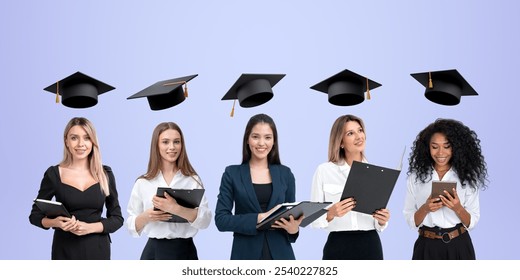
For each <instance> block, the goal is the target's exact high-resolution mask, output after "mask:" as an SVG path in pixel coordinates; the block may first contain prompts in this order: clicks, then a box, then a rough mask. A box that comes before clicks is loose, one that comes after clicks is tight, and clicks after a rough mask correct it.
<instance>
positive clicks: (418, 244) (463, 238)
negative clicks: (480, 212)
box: [412, 225, 476, 260]
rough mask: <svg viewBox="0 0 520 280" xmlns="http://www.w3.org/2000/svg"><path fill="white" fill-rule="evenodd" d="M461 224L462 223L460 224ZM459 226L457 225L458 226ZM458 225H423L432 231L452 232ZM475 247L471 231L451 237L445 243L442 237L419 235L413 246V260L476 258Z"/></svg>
mask: <svg viewBox="0 0 520 280" xmlns="http://www.w3.org/2000/svg"><path fill="white" fill-rule="evenodd" d="M458 226H461V225H458ZM458 226H457V227H458ZM457 227H453V228H449V229H440V228H429V227H421V228H423V229H426V230H430V231H437V232H440V233H441V234H442V233H443V232H450V231H452V230H454V229H456V228H457ZM475 259H476V257H475V249H474V248H473V242H472V241H471V237H470V236H469V233H468V232H467V231H466V232H464V233H463V234H462V235H459V236H458V237H456V238H454V239H451V240H450V242H448V243H445V242H443V241H442V240H441V239H431V238H426V237H423V236H419V238H417V240H416V241H415V245H414V246H413V255H412V260H475Z"/></svg>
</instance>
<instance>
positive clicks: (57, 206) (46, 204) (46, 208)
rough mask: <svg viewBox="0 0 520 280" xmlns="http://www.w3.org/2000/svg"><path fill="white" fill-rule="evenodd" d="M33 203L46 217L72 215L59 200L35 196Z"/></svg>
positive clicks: (68, 216)
mask: <svg viewBox="0 0 520 280" xmlns="http://www.w3.org/2000/svg"><path fill="white" fill-rule="evenodd" d="M34 204H36V206H37V207H38V208H39V209H40V210H41V211H42V212H43V214H45V216H47V217H48V218H56V217H60V216H61V217H67V218H70V217H72V215H70V213H69V211H67V208H65V206H63V204H62V203H61V202H58V201H52V200H46V199H40V198H37V199H35V200H34Z"/></svg>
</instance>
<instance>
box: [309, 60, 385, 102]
mask: <svg viewBox="0 0 520 280" xmlns="http://www.w3.org/2000/svg"><path fill="white" fill-rule="evenodd" d="M380 86H381V84H379V83H377V82H374V81H372V80H370V79H369V78H366V77H363V76H361V75H359V74H356V73H354V72H352V71H350V70H347V69H345V70H343V71H341V72H339V73H338V74H336V75H334V76H332V77H330V78H327V79H326V80H324V81H321V82H319V83H317V84H315V85H314V86H312V87H311V89H314V90H317V91H321V92H324V93H327V94H328V95H329V102H330V103H331V104H334V105H338V106H351V105H356V104H359V103H361V102H363V101H364V100H365V95H364V93H365V92H366V93H367V99H370V90H371V89H374V88H377V87H380Z"/></svg>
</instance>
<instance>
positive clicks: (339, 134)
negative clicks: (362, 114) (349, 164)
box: [329, 115, 366, 163]
mask: <svg viewBox="0 0 520 280" xmlns="http://www.w3.org/2000/svg"><path fill="white" fill-rule="evenodd" d="M350 121H354V122H357V123H358V124H359V125H360V126H361V128H363V131H365V137H366V129H365V124H364V123H363V120H362V119H361V118H359V117H356V116H354V115H343V116H341V117H339V118H337V119H336V121H335V122H334V124H333V125H332V129H331V130H330V138H329V161H330V162H334V163H339V162H341V161H346V160H347V158H346V154H345V150H344V149H341V148H340V146H341V140H342V139H343V134H344V131H343V128H344V127H345V124H346V123H347V122H350ZM361 157H362V158H365V154H364V152H362V153H361Z"/></svg>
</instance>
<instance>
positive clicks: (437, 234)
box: [419, 226, 467, 243]
mask: <svg viewBox="0 0 520 280" xmlns="http://www.w3.org/2000/svg"><path fill="white" fill-rule="evenodd" d="M466 231H467V230H466V228H465V227H464V226H460V227H458V228H456V229H454V230H452V231H446V232H442V231H431V230H428V229H423V228H420V229H419V235H420V236H423V237H426V238H430V239H440V240H442V242H444V243H450V241H451V240H452V239H454V238H457V237H459V236H460V235H462V234H464V233H465V232H466Z"/></svg>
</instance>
